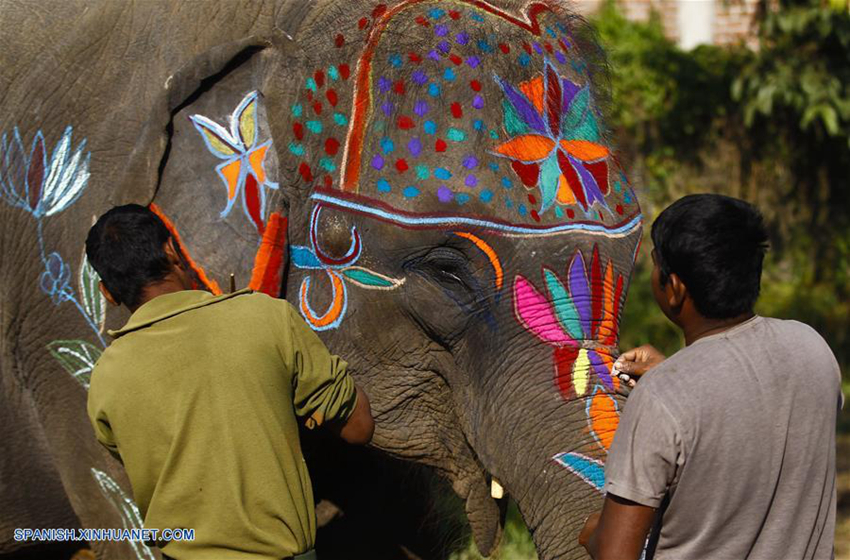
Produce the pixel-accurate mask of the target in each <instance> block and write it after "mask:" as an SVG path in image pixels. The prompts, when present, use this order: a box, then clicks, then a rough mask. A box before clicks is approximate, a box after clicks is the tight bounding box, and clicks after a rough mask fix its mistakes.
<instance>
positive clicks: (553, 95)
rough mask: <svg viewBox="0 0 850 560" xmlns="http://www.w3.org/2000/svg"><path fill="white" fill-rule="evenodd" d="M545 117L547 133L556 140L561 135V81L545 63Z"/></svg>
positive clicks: (550, 66) (548, 63)
mask: <svg viewBox="0 0 850 560" xmlns="http://www.w3.org/2000/svg"><path fill="white" fill-rule="evenodd" d="M545 72H546V80H545V82H546V117H547V120H548V123H549V133H550V134H552V136H553V137H555V138H557V137H558V136H559V135H560V133H561V101H562V97H561V95H562V94H561V80H560V79H558V74H557V72H555V68H554V67H553V66H552V64H551V63H550V62H548V61H547V62H546V70H545Z"/></svg>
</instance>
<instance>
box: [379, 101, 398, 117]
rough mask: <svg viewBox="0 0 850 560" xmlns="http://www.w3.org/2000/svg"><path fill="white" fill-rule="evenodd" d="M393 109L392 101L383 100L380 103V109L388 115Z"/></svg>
mask: <svg viewBox="0 0 850 560" xmlns="http://www.w3.org/2000/svg"><path fill="white" fill-rule="evenodd" d="M393 109H395V105H393V102H392V101H384V102H383V103H382V104H381V111H383V112H384V114H385V115H386V116H388V117H389V116H390V115H392V114H393Z"/></svg>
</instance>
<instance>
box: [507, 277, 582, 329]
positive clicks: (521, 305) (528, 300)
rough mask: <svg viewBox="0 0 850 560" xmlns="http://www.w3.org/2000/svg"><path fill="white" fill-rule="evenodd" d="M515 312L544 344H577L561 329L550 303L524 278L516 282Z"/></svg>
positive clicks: (517, 278)
mask: <svg viewBox="0 0 850 560" xmlns="http://www.w3.org/2000/svg"><path fill="white" fill-rule="evenodd" d="M514 311H515V313H516V316H517V318H518V319H519V321H520V323H522V324H523V326H525V328H526V329H528V330H529V331H531V332H532V333H534V334H535V335H536V336H537V337H538V338H539V339H540V340H542V341H543V342H546V343H547V344H556V345H561V344H575V343H574V342H573V339H572V338H570V336H569V335H567V333H565V332H564V331H563V330H562V329H561V327H560V325H559V324H558V319H557V318H556V317H555V314H554V313H553V312H552V307H551V306H550V304H549V301H548V300H547V299H546V298H545V297H543V296H542V295H540V292H538V291H537V289H535V287H534V286H533V285H532V284H531V282H529V281H528V280H526V279H525V278H523V277H522V276H517V277H516V279H515V280H514Z"/></svg>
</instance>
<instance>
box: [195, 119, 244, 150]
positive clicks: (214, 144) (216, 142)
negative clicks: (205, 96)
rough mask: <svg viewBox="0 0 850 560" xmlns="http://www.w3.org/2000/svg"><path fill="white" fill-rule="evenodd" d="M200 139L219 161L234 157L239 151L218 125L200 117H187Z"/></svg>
mask: <svg viewBox="0 0 850 560" xmlns="http://www.w3.org/2000/svg"><path fill="white" fill-rule="evenodd" d="M189 118H190V119H191V120H192V123H193V124H194V125H195V128H196V129H197V130H198V132H200V133H201V137H202V138H203V139H204V142H205V143H206V145H207V149H208V150H209V151H210V152H212V154H213V155H214V156H215V157H217V158H221V159H227V158H230V157H233V156H235V155H236V154H237V153H239V152H240V151H241V150H240V148H239V146H238V144H237V142H236V139H235V138H232V137H231V136H230V133H229V132H227V131H226V130H225V129H224V128H223V127H222V126H221V125H220V124H218V123H214V122H213V121H211V120H209V119H208V118H206V117H204V116H202V115H192V116H191V117H189Z"/></svg>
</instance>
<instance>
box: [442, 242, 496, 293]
mask: <svg viewBox="0 0 850 560" xmlns="http://www.w3.org/2000/svg"><path fill="white" fill-rule="evenodd" d="M454 234H455V235H457V236H458V237H463V238H464V239H468V240H470V241H472V243H474V244H475V246H476V247H478V248H479V249H481V251H482V252H483V253H484V254H485V255H487V258H488V259H490V264H491V265H492V266H493V272H494V273H495V274H496V290H499V291H501V289H502V282H503V281H504V276H505V274H504V270H503V269H502V263H501V261H499V255H497V254H496V251H494V250H493V247H491V246H490V245H489V244H488V243H487V242H486V241H484V240H483V239H481V238H480V237H478V236H476V235H472V234H471V233H466V232H464V231H456V232H454Z"/></svg>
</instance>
